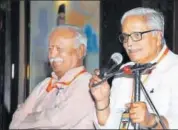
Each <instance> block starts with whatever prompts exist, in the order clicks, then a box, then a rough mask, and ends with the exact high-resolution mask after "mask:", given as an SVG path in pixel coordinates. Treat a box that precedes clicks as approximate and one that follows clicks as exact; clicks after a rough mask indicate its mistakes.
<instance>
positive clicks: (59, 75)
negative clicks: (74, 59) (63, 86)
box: [55, 63, 82, 79]
mask: <svg viewBox="0 0 178 130" xmlns="http://www.w3.org/2000/svg"><path fill="white" fill-rule="evenodd" d="M81 66H82V64H79V63H78V64H76V65H75V66H73V67H72V68H70V69H68V70H66V71H64V72H63V71H60V72H55V74H56V75H57V77H58V79H60V78H62V77H63V76H64V75H65V73H67V72H68V71H70V70H72V69H75V68H78V67H81Z"/></svg>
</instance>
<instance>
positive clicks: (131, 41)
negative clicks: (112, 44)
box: [126, 37, 134, 48]
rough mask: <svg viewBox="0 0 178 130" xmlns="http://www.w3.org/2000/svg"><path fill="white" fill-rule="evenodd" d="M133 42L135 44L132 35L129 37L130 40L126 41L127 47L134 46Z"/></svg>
mask: <svg viewBox="0 0 178 130" xmlns="http://www.w3.org/2000/svg"><path fill="white" fill-rule="evenodd" d="M133 44H134V43H133V40H132V39H131V37H129V38H128V41H127V43H126V45H127V47H128V48H130V47H132V46H133Z"/></svg>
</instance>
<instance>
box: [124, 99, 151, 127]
mask: <svg viewBox="0 0 178 130" xmlns="http://www.w3.org/2000/svg"><path fill="white" fill-rule="evenodd" d="M126 107H128V108H129V115H130V119H131V120H132V123H139V124H140V125H141V126H143V127H149V126H150V125H152V124H153V123H154V122H153V120H154V119H153V116H152V114H151V113H149V112H148V109H147V106H146V103H145V102H135V103H128V104H126Z"/></svg>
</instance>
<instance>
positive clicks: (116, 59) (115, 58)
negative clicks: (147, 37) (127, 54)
mask: <svg viewBox="0 0 178 130" xmlns="http://www.w3.org/2000/svg"><path fill="white" fill-rule="evenodd" d="M122 61H123V56H122V55H121V54H120V53H117V52H115V53H113V54H112V55H111V58H110V59H109V61H108V64H107V67H105V68H101V70H100V75H99V77H100V78H102V77H104V76H106V75H107V74H108V73H110V72H111V71H112V70H113V69H114V68H116V67H117V66H118V65H120V64H121V63H122ZM111 63H112V66H111V68H109V65H110V64H111ZM108 68H109V69H108Z"/></svg>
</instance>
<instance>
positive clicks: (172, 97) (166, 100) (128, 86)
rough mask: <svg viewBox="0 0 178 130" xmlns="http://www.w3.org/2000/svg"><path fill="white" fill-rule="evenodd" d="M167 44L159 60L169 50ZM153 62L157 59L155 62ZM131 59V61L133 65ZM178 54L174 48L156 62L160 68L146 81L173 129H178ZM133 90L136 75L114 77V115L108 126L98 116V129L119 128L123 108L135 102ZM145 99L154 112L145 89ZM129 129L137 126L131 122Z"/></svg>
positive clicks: (110, 118) (111, 108) (142, 97)
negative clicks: (174, 51) (174, 52)
mask: <svg viewBox="0 0 178 130" xmlns="http://www.w3.org/2000/svg"><path fill="white" fill-rule="evenodd" d="M166 48H167V47H166V45H164V47H163V49H162V50H161V52H160V54H159V55H158V57H157V58H156V59H155V60H154V61H157V60H158V59H159V58H160V57H161V56H162V55H163V53H164V51H165V50H166ZM154 61H153V62H154ZM132 63H133V62H130V63H128V64H132ZM177 76H178V56H177V55H175V54H173V53H172V52H171V51H169V52H168V54H167V55H166V56H165V57H164V58H163V59H162V60H161V61H160V62H159V63H158V64H157V65H156V68H155V69H154V70H153V71H152V73H151V74H150V75H149V78H148V79H147V80H146V82H144V83H143V84H144V87H145V89H146V91H147V93H148V94H149V96H150V98H151V100H152V102H153V104H154V105H155V107H156V109H157V111H158V113H159V114H160V115H161V116H164V117H165V118H166V119H167V120H168V123H169V128H170V129H176V128H178V109H177V108H178V77H177ZM141 79H142V80H143V79H144V76H141ZM132 91H133V78H131V77H117V78H114V80H113V82H112V88H111V96H110V115H109V117H108V119H107V122H106V124H105V125H104V126H100V125H99V124H98V121H97V118H96V121H95V126H96V127H97V128H98V129H118V128H119V124H120V119H121V115H122V113H123V111H124V110H125V109H126V108H125V104H126V103H129V102H130V101H131V97H132ZM141 101H144V102H146V104H147V107H148V110H149V112H151V113H153V111H152V109H151V108H150V106H149V104H148V103H147V101H146V99H145V97H144V95H143V92H142V91H141ZM129 129H133V126H132V125H131V123H130V125H129Z"/></svg>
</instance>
